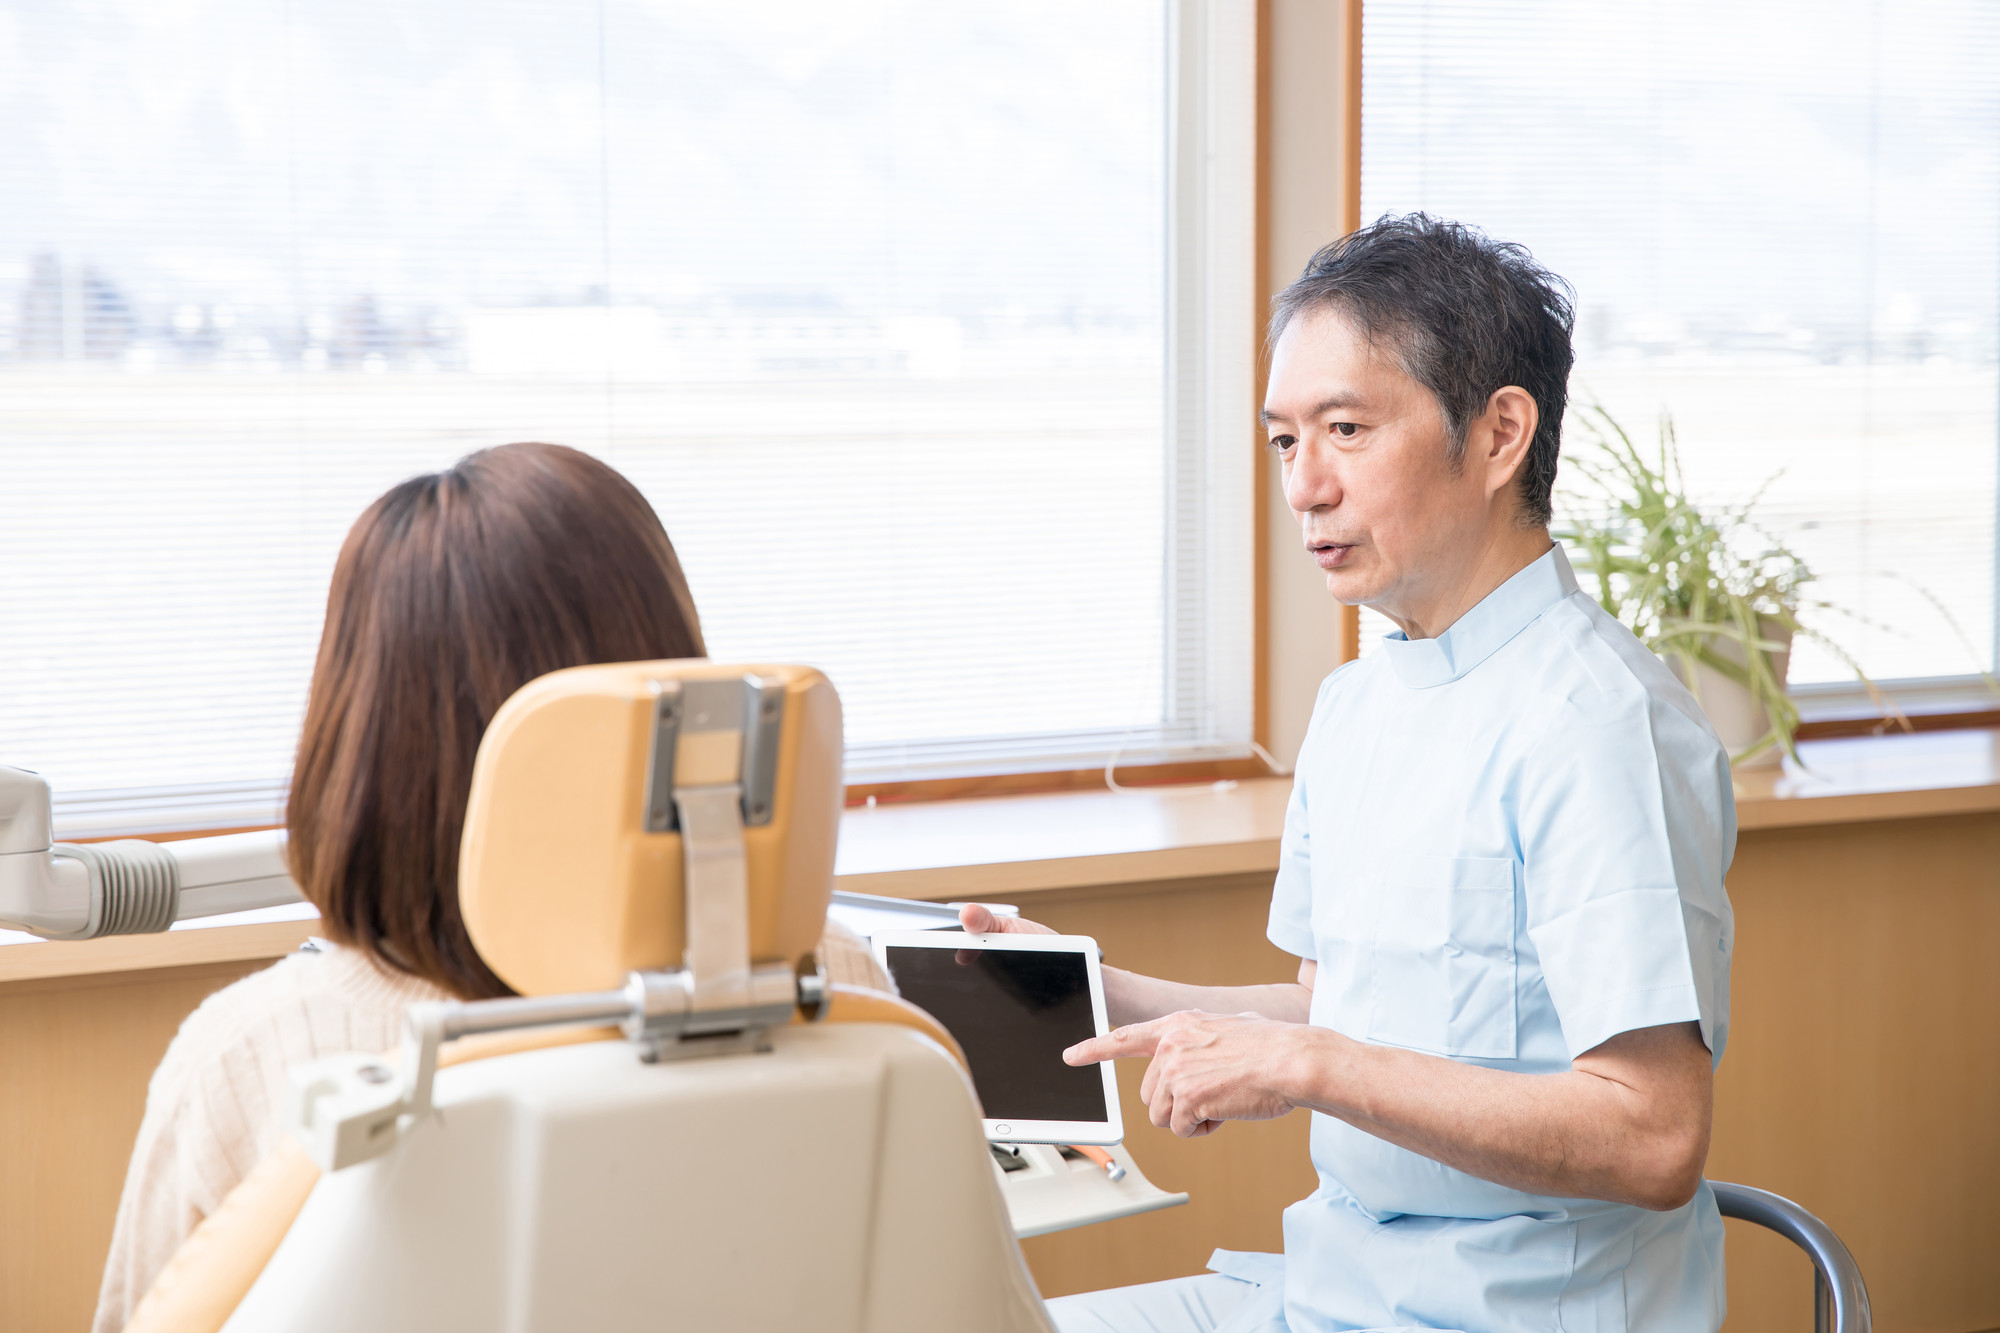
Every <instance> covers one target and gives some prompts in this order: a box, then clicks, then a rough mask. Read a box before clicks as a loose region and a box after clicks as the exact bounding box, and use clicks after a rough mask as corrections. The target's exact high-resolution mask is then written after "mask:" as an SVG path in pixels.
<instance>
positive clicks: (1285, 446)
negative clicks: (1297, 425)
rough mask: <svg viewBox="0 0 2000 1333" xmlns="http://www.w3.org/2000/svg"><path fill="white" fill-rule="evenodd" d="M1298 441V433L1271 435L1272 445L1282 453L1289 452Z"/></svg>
mask: <svg viewBox="0 0 2000 1333" xmlns="http://www.w3.org/2000/svg"><path fill="white" fill-rule="evenodd" d="M1298 442H1299V437H1298V436H1296V435H1273V436H1272V437H1271V447H1272V448H1273V449H1276V450H1277V451H1278V452H1279V453H1281V454H1282V453H1289V452H1290V451H1291V447H1292V446H1293V445H1295V444H1297V443H1298Z"/></svg>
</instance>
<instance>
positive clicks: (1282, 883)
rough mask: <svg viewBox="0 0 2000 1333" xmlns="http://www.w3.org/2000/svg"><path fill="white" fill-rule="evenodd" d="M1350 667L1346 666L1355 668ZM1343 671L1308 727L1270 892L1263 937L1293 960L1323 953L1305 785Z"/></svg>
mask: <svg viewBox="0 0 2000 1333" xmlns="http://www.w3.org/2000/svg"><path fill="white" fill-rule="evenodd" d="M1352 665H1353V664H1352V663H1349V664H1348V666H1352ZM1346 669H1347V667H1345V666H1343V667H1341V668H1339V669H1338V670H1335V671H1334V672H1333V673H1332V674H1331V675H1329V676H1328V677H1327V678H1326V679H1325V680H1323V681H1321V682H1320V686H1319V697H1318V698H1317V699H1315V700H1314V701H1313V712H1312V721H1311V722H1309V723H1308V724H1307V725H1306V739H1305V743H1304V744H1302V745H1301V746H1299V758H1298V762H1297V763H1296V764H1295V765H1293V774H1292V797H1291V800H1290V801H1289V802H1288V803H1287V804H1286V806H1285V832H1284V837H1283V839H1282V840H1281V841H1280V842H1279V844H1278V878H1277V882H1276V883H1275V884H1273V885H1272V886H1271V923H1270V926H1269V927H1268V928H1267V929H1266V931H1265V935H1266V937H1267V938H1268V939H1269V940H1270V941H1271V943H1273V944H1275V945H1277V946H1278V947H1279V948H1280V949H1283V950H1284V951H1285V952H1286V953H1288V954H1291V955H1292V956H1293V957H1295V958H1305V959H1311V960H1313V961H1318V959H1319V948H1318V946H1317V945H1316V944H1315V943H1314V942H1313V930H1312V835H1311V828H1310V821H1309V820H1308V818H1307V801H1308V799H1309V797H1308V793H1307V779H1308V777H1309V775H1310V774H1311V773H1312V771H1313V769H1314V767H1315V762H1314V761H1315V760H1316V759H1317V758H1318V757H1319V755H1320V753H1321V751H1323V750H1324V749H1325V747H1326V746H1327V745H1328V744H1329V743H1330V738H1329V737H1328V736H1327V734H1326V725H1325V722H1326V716H1327V701H1328V699H1329V698H1331V697H1332V694H1333V683H1334V681H1336V680H1338V679H1339V678H1340V672H1341V671H1344V670H1346Z"/></svg>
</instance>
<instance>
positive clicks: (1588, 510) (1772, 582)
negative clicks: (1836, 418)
mask: <svg viewBox="0 0 2000 1333" xmlns="http://www.w3.org/2000/svg"><path fill="white" fill-rule="evenodd" d="M1571 419H1572V420H1573V421H1576V422H1578V424H1580V425H1582V426H1583V428H1584V429H1585V430H1586V431H1587V432H1588V433H1589V435H1590V437H1591V438H1590V440H1589V447H1587V448H1586V449H1584V450H1581V451H1579V452H1577V453H1574V454H1570V455H1569V456H1567V457H1565V459H1564V460H1563V461H1564V464H1565V469H1566V470H1567V471H1569V472H1570V473H1571V475H1572V476H1574V477H1577V478H1580V479H1581V481H1582V483H1583V484H1582V486H1581V487H1580V488H1577V489H1569V488H1565V489H1566V494H1565V506H1564V507H1565V509H1566V510H1567V512H1568V515H1569V518H1570V521H1569V523H1568V526H1567V527H1565V528H1563V529H1560V530H1559V531H1558V532H1557V534H1556V535H1557V536H1559V537H1560V538H1562V539H1563V540H1564V541H1565V542H1567V543H1568V544H1569V547H1570V550H1571V552H1572V553H1573V554H1574V555H1575V556H1576V557H1577V567H1578V569H1579V572H1582V573H1585V574H1588V575H1595V576H1596V580H1597V600H1598V602H1599V604H1601V605H1602V606H1603V607H1604V609H1605V610H1606V611H1608V612H1610V613H1611V614H1612V615H1613V616H1616V617H1617V618H1618V620H1619V622H1620V623H1622V624H1623V625H1624V626H1625V627H1626V628H1627V629H1630V630H1631V631H1632V632H1633V633H1634V634H1635V635H1637V636H1638V638H1639V641H1640V642H1641V643H1643V644H1645V645H1646V646H1647V647H1648V648H1650V649H1652V650H1653V651H1654V652H1655V653H1658V654H1659V655H1660V656H1662V657H1665V658H1668V659H1669V660H1672V661H1674V662H1676V663H1678V665H1679V666H1680V668H1681V673H1680V674H1681V678H1682V679H1683V680H1686V681H1693V680H1694V679H1695V678H1696V677H1695V668H1696V667H1697V666H1705V667H1708V668H1710V669H1712V670H1714V671H1715V672H1717V673H1718V674H1719V675H1721V676H1723V677H1725V678H1727V679H1729V680H1733V681H1735V682H1737V683H1738V684H1740V685H1743V686H1745V687H1746V688H1748V689H1749V691H1750V696H1751V698H1752V699H1754V700H1755V701H1756V702H1757V703H1759V704H1762V705H1763V707H1764V712H1765V716H1766V717H1767V718H1769V719H1770V730H1769V731H1767V732H1765V734H1764V735H1763V736H1762V737H1760V738H1759V739H1757V740H1756V741H1754V742H1752V743H1751V744H1750V745H1749V746H1748V747H1746V748H1745V749H1743V750H1742V751H1740V752H1739V753H1737V754H1734V755H1731V756H1730V762H1731V763H1740V762H1742V761H1743V760H1746V759H1750V758H1752V757H1754V756H1756V755H1759V754H1762V753H1763V752H1765V751H1766V750H1769V749H1770V748H1771V747H1772V746H1774V745H1775V746H1777V747H1779V748H1780V749H1782V750H1783V751H1784V752H1785V753H1786V754H1788V755H1790V756H1791V757H1792V758H1793V759H1794V760H1797V759H1798V747H1797V744H1796V742H1795V740H1794V737H1795V735H1796V733H1797V731H1798V725H1799V710H1798V705H1797V704H1795V703H1793V702H1792V698H1791V696H1790V695H1789V694H1788V693H1787V692H1786V690H1785V680H1784V675H1783V671H1784V657H1785V654H1786V651H1787V648H1788V644H1787V643H1786V642H1785V641H1784V640H1783V639H1780V638H1776V637H1773V636H1774V635H1777V634H1779V633H1781V632H1787V637H1788V638H1789V637H1799V638H1808V639H1811V640H1813V641H1814V642H1815V643H1819V644H1822V645H1824V646H1825V647H1826V648H1827V649H1828V650H1829V651H1831V652H1832V653H1833V654H1834V655H1835V656H1836V657H1838V658H1839V659H1840V660H1841V661H1843V662H1845V663H1846V664H1847V665H1848V666H1849V667H1850V668H1852V669H1853V670H1854V674H1855V676H1856V677H1857V678H1859V679H1860V680H1861V682H1862V683H1863V684H1864V685H1866V686H1867V687H1868V691H1869V694H1870V696H1871V697H1873V698H1874V699H1875V700H1876V702H1877V704H1878V705H1883V706H1884V707H1885V710H1886V711H1891V712H1893V706H1892V705H1888V704H1887V701H1886V700H1885V699H1883V698H1882V696H1881V695H1880V694H1879V693H1877V691H1876V690H1875V687H1874V684H1873V683H1872V682H1870V681H1869V680H1868V678H1867V676H1866V675H1865V674H1864V673H1863V672H1862V671H1861V669H1860V667H1859V665H1858V664H1857V663H1856V662H1855V661H1854V659H1853V658H1852V657H1851V656H1850V655H1849V654H1848V653H1846V652H1845V651H1843V650H1842V649H1841V648H1840V647H1839V645H1837V644H1833V643H1830V642H1829V641H1828V640H1827V638H1826V636H1825V635H1823V634H1820V633H1817V632H1816V631H1814V630H1811V629H1808V628H1807V627H1806V626H1805V625H1803V624H1801V623H1800V622H1799V611H1800V609H1801V608H1802V607H1806V606H1811V607H1815V608H1824V607H1826V604H1825V603H1822V602H1817V601H1807V600H1806V599H1805V597H1804V589H1805V588H1806V587H1807V586H1808V585H1809V584H1811V583H1812V581H1813V573H1812V570H1811V569H1810V568H1808V567H1807V565H1806V563H1805V561H1803V560H1801V559H1800V558H1799V557H1798V556H1797V555H1796V554H1794V553H1793V552H1792V551H1791V550H1789V549H1787V548H1786V547H1785V545H1784V544H1783V543H1782V542H1779V541H1778V540H1776V539H1775V538H1773V537H1772V536H1770V534H1768V533H1766V532H1764V531H1763V530H1762V529H1760V528H1758V527H1756V526H1755V525H1754V524H1753V523H1751V521H1750V511H1751V510H1752V509H1753V508H1754V507H1755V505H1756V503H1757V500H1758V498H1759V497H1761V495H1762V490H1761V489H1760V490H1759V492H1758V495H1756V496H1752V497H1751V498H1750V500H1748V501H1747V502H1745V503H1744V504H1742V505H1739V506H1736V507H1733V508H1717V507H1713V506H1711V507H1710V508H1708V509H1703V508H1702V507H1701V506H1699V505H1697V504H1695V503H1694V502H1693V501H1692V500H1690V499H1689V498H1688V495H1687V490H1686V484H1685V478H1684V475H1683V473H1682V470H1681V460H1680V451H1679V449H1678V447H1677V446H1676V444H1675V441H1674V426H1673V421H1672V419H1671V418H1670V417H1667V416H1664V415H1663V416H1662V417H1661V418H1660V444H1659V450H1658V455H1657V459H1655V458H1653V457H1648V455H1647V454H1646V453H1645V452H1643V451H1641V450H1640V449H1639V447H1638V446H1637V445H1635V444H1633V442H1632V438H1631V437H1630V436H1629V435H1627V434H1626V433H1625V430H1624V428H1623V427H1622V426H1620V425H1619V424H1618V423H1617V421H1615V420H1613V419H1612V416H1611V414H1610V413H1609V412H1607V411H1605V410H1604V408H1602V407H1601V406H1596V405H1592V406H1588V407H1584V408H1581V409H1579V410H1577V411H1576V412H1575V413H1574V414H1573V416H1572V418H1571ZM1768 484H1769V483H1768V482H1767V483H1766V485H1768ZM1827 609H1831V608H1827Z"/></svg>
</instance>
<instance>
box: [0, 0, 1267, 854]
mask: <svg viewBox="0 0 2000 1333" xmlns="http://www.w3.org/2000/svg"><path fill="white" fill-rule="evenodd" d="M1253 114H1254V22H1253V10H1252V7H1251V6H1250V5H1249V4H1248V3H1247V0H1166V2H1163V0H1108V2H1107V3H1101V4H1092V5H1085V6H1078V5H1069V4H1063V3H1053V2H1043V3H1026V4H1021V5H1009V6H1000V7H994V6H940V5H932V4H927V3H922V2H921V0H877V2H875V3H868V4H862V5H839V6H826V5H817V4H812V3H805V2H803V0H794V2H793V3H787V4H772V5H758V6H749V7H742V6H724V5H709V4H701V3H695V0H686V2H685V3H663V4H640V3H635V2H633V0H607V3H605V4H602V5H600V6H597V7H595V8H592V7H589V6H581V7H580V6H577V5H573V4H554V3H547V2H545V0H544V2H539V3H537V2H533V0H508V2H502V3H495V2H494V0H486V2H485V3H480V4H472V3H464V2H462V0H440V2H439V3H433V4H425V5H421V6H410V5H405V4H395V3H388V2H387V0H355V2H354V3H350V4H344V5H338V6H303V7H301V6H289V7H287V6H271V5H263V4H257V3H252V2H251V0H215V3H211V4H205V5H201V6H195V7H188V6H161V5H156V4H149V3H145V0H103V2H102V3H94V4H91V5H87V6H85V5H74V4H68V3H57V2H56V0H47V2H46V3H30V4H28V5H26V6H14V7H12V8H11V9H10V10H9V11H8V12H7V13H6V14H4V15H0V183H4V191H5V196H6V198H7V200H8V207H7V208H6V209H5V210H4V211H0V476H4V477H5V478H6V484H5V486H4V487H0V569H4V570H5V571H6V581H7V588H6V596H5V599H4V601H0V762H5V763H12V764H17V765H24V766H27V767H32V768H37V769H40V770H41V771H43V772H44V773H45V774H46V775H48V776H49V778H50V780H51V783H52V785H53V786H54V787H55V789H56V791H57V793H58V823H59V826H60V827H61V828H62V829H63V831H64V832H65V833H67V834H69V835H71V836H82V835H84V834H87V833H93V832H110V831H116V830H120V829H157V828H199V827H224V826H228V825H232V824H250V823H262V822H268V821H270V820H272V819H274V818H275V817H276V816H277V811H278V809H279V805H280V802H281V801H282V789H283V784H284V781H285V775H286V773H287V770H288V768H289V765H290V759H291V750H292V747H293V745H294V744H295V741H296V736H297V727H298V722H299V717H300V714H301V710H302V706H303V700H304V691H305V687H306V683H307V679H308V676H309V673H310V669H311V663H312V655H313V651H314V647H315V644H316V642H317V638H318V632H319V622H320V617H321V613H322V610H323V603H324V597H325V589H326V582H327V578H328V574H329V572H330V570H331V567H332V562H333V558H334V555H335V553H336V552H337V550H338V547H339V543H340V540H341V538H342V536H343V535H344V533H345V531H346V529H347V527H348V525H349V524H350V523H351V522H352V521H353V519H354V518H355V517H356V515H358V514H359V513H360V511H361V510H362V508H363V507H364V506H365V505H366V504H367V503H368V501H369V500H371V499H372V498H373V497H374V496H375V495H377V494H379V493H380V492H381V491H382V490H383V489H385V488H386V487H388V486H389V485H391V484H393V483H395V482H396V481H398V480H400V479H402V478H403V477H405V476H408V475H410V474H412V473H414V472H417V471H420V470H425V469H431V468H436V467H438V466H441V465H443V464H447V463H449V462H450V461H451V460H452V459H454V458H456V457H458V456H460V455H462V454H464V453H465V452H467V451H469V450H472V449H475V448H478V447H481V446H485V445H491V444H499V443H504V442H506V441H509V440H517V439H550V440H557V441H560V442H563V443H567V444H573V445H576V446H578V447H581V448H584V449H588V450H590V451H592V452H594V453H597V454H598V455H600V456H602V457H604V458H606V459H607V460H608V461H610V462H611V463H612V464H614V465H615V466H617V467H619V468H620V469H621V470H623V471H624V472H625V473H626V474H627V475H628V476H630V477H632V478H633V480H634V481H635V482H637V483H638V484H639V485H640V487H641V488H642V489H643V490H644V491H645V492H646V493H647V495H648V496H649V497H650V498H651V499H652V501H653V503H654V505H655V507H656V508H658V510H659V511H660V513H661V516H662V518H663V519H664V520H665V522H666V524H667V528H668V531H669V532H670V533H671V534H672V535H673V537H674V540H675V543H676V545H677V546H678V548H679V550H680V552H681V555H682V559H683V562H684V563H685V565H686V567H687V569H688V573H689V577H690V581H691V582H692V584H693V587H694V592H695V596H696V599H697V601H698V603H699V604H700V607H701V609H702V614H703V619H704V624H705V628H706V630H707V632H708V637H709V644H710V650H711V651H712V652H713V653H714V654H715V655H717V656H718V657H725V658H736V659H749V660H757V659H763V660H797V661H805V662H811V663H814V664H816V665H819V666H821V667H823V668H824V669H825V670H827V672H828V673H829V674H830V675H831V676H832V678H833V679H834V681H835V683H836V684H837V685H838V686H839V688H840V690H841V692H842V695H843V697H844V699H845V702H846V706H847V726H848V732H847V742H848V758H849V774H850V777H851V778H861V779H887V778H903V777H923V776H942V775H948V774H954V773H965V772H997V771H1008V770H1033V769H1046V768H1066V767H1075V766H1079V765H1085V764H1100V763H1103V762H1104V761H1105V758H1106V757H1107V754H1108V753H1110V752H1112V751H1122V753H1123V756H1124V759H1123V762H1127V763H1131V762H1142V761H1144V760H1147V759H1168V758H1172V759H1189V758H1203V757H1221V756H1225V755H1236V754H1242V753H1246V752H1247V749H1248V741H1249V729H1250V669H1249V658H1250V647H1251V646H1250V604H1251V595H1250V577H1251V575H1250V569H1251V563H1250V562H1251V554H1250V549H1249V541H1250V536H1249V530H1250V521H1249V514H1250V503H1251V501H1250V476H1251V473H1250V471H1249V467H1248V465H1247V463H1246V462H1245V456H1244V454H1243V453H1242V452H1241V451H1242V450H1244V449H1246V448H1247V444H1246V440H1247V438H1248V435H1247V428H1246V426H1245V424H1244V423H1247V422H1248V421H1250V420H1251V404H1250V403H1249V401H1248V397H1249V386H1250V380H1251V375H1250V367H1249V358H1250V355H1251V352H1252V348H1253V346H1254V337H1255V333H1254V329H1253V326H1252V321H1253V320H1254V318H1255V310H1254V297H1253V296H1252V294H1251V281H1252V271H1251V269H1252V262H1253V244H1252V235H1251V227H1252V221H1253V220H1252V217H1251V213H1250V209H1251V201H1252V199H1253V195H1254V190H1253V188H1252V174H1251V173H1252V171H1253V164H1254V153H1253V147H1252V145H1253V129H1254V122H1253Z"/></svg>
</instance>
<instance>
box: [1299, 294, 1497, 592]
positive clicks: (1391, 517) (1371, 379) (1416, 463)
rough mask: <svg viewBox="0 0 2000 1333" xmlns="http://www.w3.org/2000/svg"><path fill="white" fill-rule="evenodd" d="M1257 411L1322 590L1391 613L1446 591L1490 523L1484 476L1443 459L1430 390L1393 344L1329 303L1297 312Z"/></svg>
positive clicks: (1440, 424) (1440, 426)
mask: <svg viewBox="0 0 2000 1333" xmlns="http://www.w3.org/2000/svg"><path fill="white" fill-rule="evenodd" d="M1263 417H1264V422H1265V426H1266V429H1267V432H1268V434H1269V436H1270V440H1271V444H1272V447H1273V448H1274V449H1276V450H1277V452H1278V455H1279V457H1280V458H1281V459H1282V460H1283V466H1284V477H1285V499H1286V500H1287V501H1288V502H1289V503H1290V504H1291V507H1292V510H1293V512H1294V513H1296V514H1297V515H1298V519H1299V526H1300V529H1301V530H1302V532H1303V534H1304V537H1305V544H1306V547H1307V549H1308V550H1310V551H1311V552H1312V555H1313V559H1314V560H1315V561H1316V562H1317V563H1318V564H1319V567H1320V568H1321V569H1323V570H1325V571H1326V586H1327V591H1329V592H1331V593H1332V594H1333V595H1334V597H1335V598H1337V599H1338V600H1340V601H1342V602H1347V603H1350V604H1357V603H1358V604H1368V605H1372V606H1375V607H1376V608H1377V609H1378V610H1380V611H1382V612H1384V613H1385V614H1387V615H1389V616H1391V617H1394V618H1395V619H1397V620H1398V621H1403V620H1405V619H1408V618H1413V617H1415V616H1416V615H1418V614H1419V613H1420V612H1421V610H1422V609H1423V608H1424V607H1426V606H1427V605H1428V604H1430V603H1431V602H1433V601H1435V600H1436V599H1438V598H1440V597H1449V596H1450V594H1451V591H1452V589H1453V586H1454V585H1455V583H1456V582H1457V581H1458V580H1460V579H1462V578H1463V577H1464V575H1465V573H1466V572H1467V568H1468V566H1469V565H1470V564H1471V563H1472V562H1473V561H1474V560H1476V559H1477V556H1478V551H1479V549H1480V546H1481V544H1482V542H1483V540H1484V537H1485V534H1486V531H1487V528H1488V524H1489V520H1490V506H1489V505H1488V503H1487V489H1486V486H1485V480H1486V478H1485V475H1484V472H1483V470H1482V469H1479V468H1476V467H1462V468H1458V469H1454V468H1453V467H1452V466H1451V463H1450V460H1449V457H1448V454H1447V446H1448V444H1449V437H1448V435H1447V432H1446V429H1445V422H1444V414H1443V413H1442V412H1441V411H1440V410H1439V408H1438V403H1437V399H1436V398H1435V397H1434V396H1433V395H1432V394H1431V392H1430V390H1428V389H1426V388H1425V387H1424V386H1423V385H1421V384H1419V383H1417V381H1415V380H1413V379H1411V378H1410V377H1409V376H1408V375H1407V374H1405V373H1404V372H1403V370H1402V368H1401V367H1400V366H1398V365H1397V364H1396V361H1395V358H1394V354H1393V353H1392V352H1391V351H1389V350H1388V349H1387V348H1386V347H1384V348H1377V347H1374V346H1371V345H1370V344H1369V342H1368V340H1367V339H1366V338H1365V337H1363V336H1362V335H1361V334H1360V333H1359V332H1358V331H1356V330H1355V329H1354V328H1352V327H1351V326H1350V325H1349V324H1348V322H1347V321H1346V320H1345V319H1344V318H1342V317H1340V316H1339V315H1337V314H1333V313H1330V312H1317V313H1313V314H1310V315H1304V316H1301V317H1299V318H1296V319H1294V320H1293V321H1292V322H1291V324H1290V325H1289V326H1288V327H1287V328H1286V329H1285V331H1284V333H1283V334H1282V335H1281V336H1280V337H1279V339H1278V345H1277V347H1276V348H1275V349H1274V350H1273V354H1272V358H1271V379H1270V385H1269V388H1268V389H1267V390H1266V392H1265V395H1264V412H1263ZM1406 612H1407V615H1406V614H1405V613H1406Z"/></svg>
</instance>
